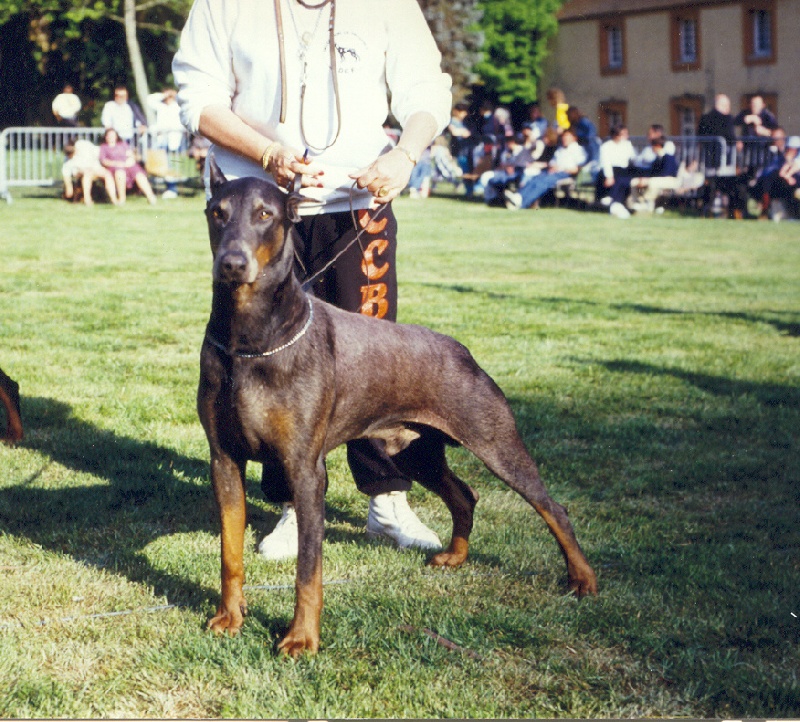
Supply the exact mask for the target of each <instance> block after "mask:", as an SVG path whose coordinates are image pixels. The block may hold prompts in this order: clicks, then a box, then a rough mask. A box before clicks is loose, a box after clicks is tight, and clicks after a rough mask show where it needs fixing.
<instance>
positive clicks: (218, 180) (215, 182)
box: [207, 153, 228, 194]
mask: <svg viewBox="0 0 800 722" xmlns="http://www.w3.org/2000/svg"><path fill="white" fill-rule="evenodd" d="M207 160H208V168H209V179H210V180H211V193H212V194H213V193H216V192H217V190H218V189H219V187H220V186H221V185H222V184H223V183H227V182H228V179H227V178H226V177H225V174H224V173H223V172H222V171H221V170H220V168H219V166H218V165H217V161H216V160H215V159H214V154H213V153H211V154H210V155H209V156H208V159H207Z"/></svg>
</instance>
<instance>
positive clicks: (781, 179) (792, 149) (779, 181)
mask: <svg viewBox="0 0 800 722" xmlns="http://www.w3.org/2000/svg"><path fill="white" fill-rule="evenodd" d="M799 153H800V136H797V135H793V136H791V137H790V138H789V139H788V140H787V141H786V152H785V159H784V162H783V165H782V166H781V169H780V170H779V171H778V173H777V175H773V176H772V177H771V179H770V182H769V185H766V184H765V188H764V203H765V207H766V209H767V212H768V213H769V214H770V217H771V218H772V220H774V221H780V220H783V219H784V218H786V217H787V216H792V217H795V218H796V217H797V215H798V201H800V198H799V197H798V195H800V194H799V193H798V190H800V155H798V154H799Z"/></svg>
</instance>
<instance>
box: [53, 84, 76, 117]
mask: <svg viewBox="0 0 800 722" xmlns="http://www.w3.org/2000/svg"><path fill="white" fill-rule="evenodd" d="M51 108H52V111H53V116H54V117H55V119H56V125H59V126H62V127H66V128H74V127H76V126H77V125H78V113H80V111H81V99H80V98H79V97H78V96H77V95H75V91H74V89H73V87H72V86H71V85H70V84H69V83H68V84H67V85H65V86H64V90H63V91H62V92H60V93H59V94H58V95H57V96H56V97H55V98H54V99H53V104H52V106H51Z"/></svg>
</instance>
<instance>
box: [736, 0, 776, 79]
mask: <svg viewBox="0 0 800 722" xmlns="http://www.w3.org/2000/svg"><path fill="white" fill-rule="evenodd" d="M742 23H743V26H744V28H743V29H744V61H745V63H746V64H747V65H758V64H760V63H774V62H775V57H776V48H775V2H774V0H751V2H746V3H745V4H744V6H743V17H742Z"/></svg>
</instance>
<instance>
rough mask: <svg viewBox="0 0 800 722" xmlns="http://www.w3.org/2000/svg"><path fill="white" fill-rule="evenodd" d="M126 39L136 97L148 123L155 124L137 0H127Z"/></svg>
mask: <svg viewBox="0 0 800 722" xmlns="http://www.w3.org/2000/svg"><path fill="white" fill-rule="evenodd" d="M124 17H125V41H126V42H127V44H128V56H129V57H130V59H131V68H132V69H133V82H134V83H135V85H136V97H137V98H138V100H139V107H140V108H141V109H142V110H143V111H144V113H145V115H146V116H147V124H148V125H152V124H153V118H152V117H151V115H152V111H151V110H150V108H148V107H147V96H148V95H150V89H149V88H148V87H147V74H146V73H145V72H144V61H143V60H142V51H141V48H140V47H139V39H138V38H137V37H136V2H135V0H125V15H124Z"/></svg>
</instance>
